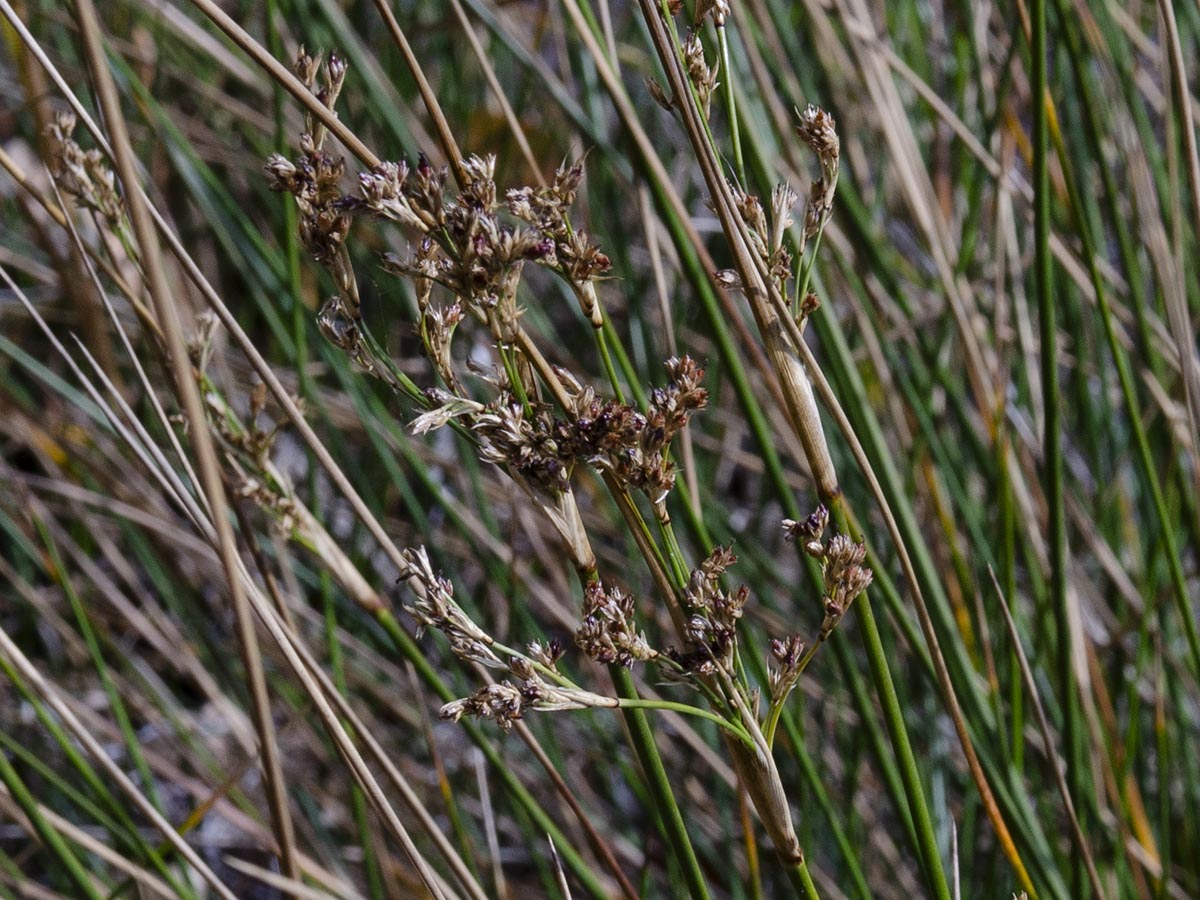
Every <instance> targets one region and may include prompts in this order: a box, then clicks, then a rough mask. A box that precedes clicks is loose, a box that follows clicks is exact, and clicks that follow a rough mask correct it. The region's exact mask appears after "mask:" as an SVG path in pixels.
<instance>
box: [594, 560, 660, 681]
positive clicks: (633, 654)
mask: <svg viewBox="0 0 1200 900" xmlns="http://www.w3.org/2000/svg"><path fill="white" fill-rule="evenodd" d="M633 617H634V600H633V597H632V596H631V595H629V594H627V593H625V591H623V590H621V589H620V588H618V587H611V588H606V587H604V585H602V584H601V583H600V581H599V580H598V579H597V580H593V581H589V582H588V583H587V586H586V587H585V588H584V591H583V621H582V622H581V623H580V625H579V628H578V629H577V630H576V631H575V643H576V644H577V645H578V646H579V649H580V650H582V651H583V652H584V653H585V654H587V656H589V657H590V658H591V659H594V660H595V661H596V662H598V663H604V664H605V665H618V666H624V667H626V668H628V667H629V666H631V665H633V663H634V661H635V660H647V659H653V658H654V657H656V656H658V651H656V650H654V649H653V648H652V647H651V646H650V645H649V644H648V643H647V642H646V636H645V635H644V634H642V633H639V632H638V631H637V628H636V626H635V625H634V621H633Z"/></svg>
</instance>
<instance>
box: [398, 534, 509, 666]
mask: <svg viewBox="0 0 1200 900" xmlns="http://www.w3.org/2000/svg"><path fill="white" fill-rule="evenodd" d="M403 556H404V561H405V562H406V563H407V564H408V567H409V568H408V571H407V572H405V573H404V575H403V578H404V579H405V580H407V581H408V583H409V586H410V587H411V588H412V589H413V594H414V595H415V599H414V600H413V602H412V603H410V604H408V605H407V606H406V607H405V609H406V610H407V611H408V613H409V614H410V615H411V616H412V617H413V618H414V619H415V620H416V622H417V634H418V636H419V635H420V633H421V632H422V631H423V630H424V629H426V628H433V629H436V630H437V631H440V632H442V634H444V635H445V636H446V640H448V641H449V642H450V649H451V650H453V651H454V654H455V655H456V656H458V657H460V658H461V659H466V660H470V661H472V662H477V663H482V664H483V665H485V666H491V667H494V668H496V667H503V666H504V663H503V662H502V661H501V660H500V658H499V657H498V656H496V654H495V653H494V652H493V651H492V649H491V647H492V644H493V643H494V641H493V640H492V637H491V635H489V634H488V633H487V632H486V631H484V630H483V629H482V628H480V627H479V626H478V625H476V624H475V622H474V621H472V619H471V617H470V616H468V615H467V614H466V612H464V611H463V609H462V607H460V606H459V605H458V602H457V601H456V600H455V599H454V585H452V584H451V583H450V581H449V579H447V578H443V577H442V576H441V575H437V574H434V571H433V566H432V565H430V562H429V554H428V553H426V552H425V548H424V547H419V548H417V549H416V550H405V551H404V553H403Z"/></svg>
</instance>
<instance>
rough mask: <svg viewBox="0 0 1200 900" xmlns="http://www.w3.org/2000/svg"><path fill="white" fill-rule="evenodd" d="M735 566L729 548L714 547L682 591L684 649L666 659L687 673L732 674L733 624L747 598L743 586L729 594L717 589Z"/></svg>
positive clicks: (735, 560)
mask: <svg viewBox="0 0 1200 900" xmlns="http://www.w3.org/2000/svg"><path fill="white" fill-rule="evenodd" d="M735 562H737V557H736V556H734V554H733V551H732V550H731V549H730V548H729V547H717V548H716V549H714V550H713V552H712V553H710V554H709V555H708V557H707V558H706V559H705V560H704V561H703V562H701V563H700V567H699V568H698V569H696V570H694V571H693V572H692V574H691V577H690V578H689V579H688V583H687V586H686V587H685V588H684V592H683V605H684V607H685V609H686V610H687V612H688V619H687V622H686V626H685V638H686V642H685V647H684V650H683V651H682V652H680V651H671V654H670V655H671V658H672V659H674V660H675V662H676V663H678V664H679V665H680V666H681V667H682V668H683V669H684V670H685V671H687V672H691V673H694V674H699V675H712V674H715V673H717V672H718V671H722V672H725V673H727V674H732V673H733V653H734V650H735V648H736V645H737V623H738V621H739V620H740V619H741V617H742V614H743V613H744V611H745V608H746V602H747V601H748V600H749V598H750V590H749V588H747V587H746V586H745V585H742V586H740V587H738V588H735V589H734V590H732V591H726V590H723V589H722V587H721V578H722V576H723V575H724V574H725V571H726V570H727V569H728V568H729V567H730V566H732V565H733V564H734V563H735Z"/></svg>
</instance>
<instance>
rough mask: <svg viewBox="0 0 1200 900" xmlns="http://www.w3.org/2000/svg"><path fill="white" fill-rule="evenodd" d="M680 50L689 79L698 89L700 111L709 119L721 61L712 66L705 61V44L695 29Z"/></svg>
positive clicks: (697, 97) (697, 96)
mask: <svg viewBox="0 0 1200 900" xmlns="http://www.w3.org/2000/svg"><path fill="white" fill-rule="evenodd" d="M680 50H681V51H682V53H683V64H684V68H686V69H687V74H688V79H689V80H690V81H691V82H692V85H693V87H695V89H696V99H697V100H698V101H699V102H700V111H701V112H702V113H703V114H704V118H706V119H707V118H708V115H709V110H710V109H711V107H712V97H713V94H714V93H716V90H717V85H718V84H719V82H718V81H717V70H718V69H719V68H720V66H721V64H720V61H717V62H715V63H713V65H712V67H711V68H710V67H709V65H708V63H707V62H705V61H704V45H703V44H702V43H701V42H700V36H699V35H698V34H697V33H696V32H694V31H693V32H691V33H689V34H688V36H687V37H686V38H685V39H684V41H683V46H682V47H681V48H680Z"/></svg>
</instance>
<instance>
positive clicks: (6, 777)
mask: <svg viewBox="0 0 1200 900" xmlns="http://www.w3.org/2000/svg"><path fill="white" fill-rule="evenodd" d="M0 781H3V782H4V784H5V786H6V787H7V788H8V791H9V793H10V794H11V795H12V797H13V799H14V800H16V801H17V805H18V806H20V807H21V809H22V811H24V813H25V816H26V817H27V818H28V819H29V822H30V824H31V825H32V826H33V830H34V831H35V832H37V836H38V838H39V840H41V842H42V843H43V844H44V845H45V846H46V849H47V850H49V851H50V852H51V853H53V854H54V855H55V856H56V857H58V861H59V863H60V864H61V865H62V867H63V868H62V871H63V872H64V873H65V874H67V875H68V876H69V877H70V879H71V881H73V882H74V883H75V885H76V886H77V887H78V888H79V890H80V891H82V893H83V896H85V897H87V898H88V900H104V897H103V895H102V894H100V892H98V891H97V890H96V888H95V886H94V885H93V884H92V879H91V877H90V876H89V875H88V873H87V870H86V869H85V868H84V867H83V864H82V863H81V862H80V861H79V858H78V857H77V856H75V854H74V853H72V852H71V848H70V846H68V845H67V842H66V841H65V840H64V839H63V836H62V835H61V834H59V833H58V829H56V828H55V827H54V826H53V825H51V824H50V822H48V821H47V820H46V817H45V816H43V815H42V811H41V809H40V808H39V807H38V803H37V800H35V799H34V796H33V794H32V793H31V792H30V790H29V788H28V787H26V785H25V782H24V781H22V780H21V776H20V775H18V774H17V770H16V769H15V768H14V767H13V764H12V763H10V762H9V761H8V757H7V756H6V755H5V754H4V753H0Z"/></svg>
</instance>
